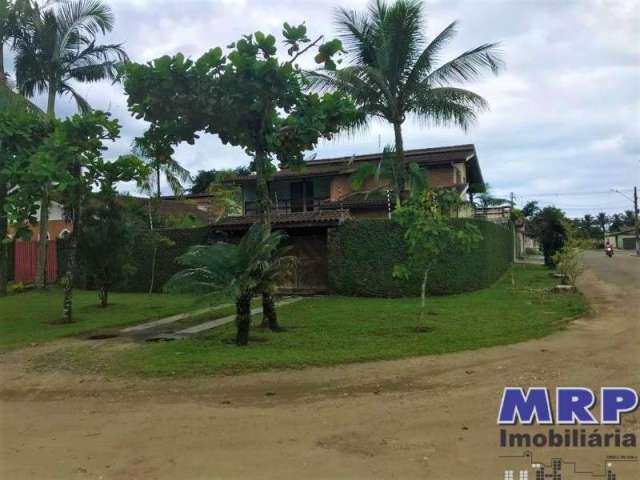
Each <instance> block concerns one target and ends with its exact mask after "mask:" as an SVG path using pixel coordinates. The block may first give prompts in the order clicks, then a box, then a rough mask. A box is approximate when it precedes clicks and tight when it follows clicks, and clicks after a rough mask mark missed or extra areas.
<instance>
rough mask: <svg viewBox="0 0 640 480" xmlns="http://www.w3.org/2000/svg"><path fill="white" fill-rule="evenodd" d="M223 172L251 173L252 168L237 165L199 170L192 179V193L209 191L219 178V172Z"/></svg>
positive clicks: (240, 174)
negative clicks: (222, 168) (234, 166)
mask: <svg viewBox="0 0 640 480" xmlns="http://www.w3.org/2000/svg"><path fill="white" fill-rule="evenodd" d="M220 172H223V174H224V175H226V174H227V173H228V172H233V174H234V175H236V176H245V175H250V174H251V170H250V169H249V168H247V167H237V168H234V169H233V170H199V171H198V173H197V174H196V176H195V177H193V179H192V185H191V188H190V189H189V193H190V194H192V195H193V194H197V193H207V192H208V190H209V186H210V185H211V184H212V183H214V182H216V181H217V180H219V174H220Z"/></svg>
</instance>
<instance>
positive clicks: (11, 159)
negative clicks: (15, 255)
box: [0, 85, 50, 296]
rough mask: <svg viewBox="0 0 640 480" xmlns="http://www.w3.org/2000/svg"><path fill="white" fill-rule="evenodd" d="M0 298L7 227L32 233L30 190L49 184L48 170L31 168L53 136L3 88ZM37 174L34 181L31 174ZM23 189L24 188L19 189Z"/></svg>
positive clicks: (4, 278)
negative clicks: (40, 148) (39, 150)
mask: <svg viewBox="0 0 640 480" xmlns="http://www.w3.org/2000/svg"><path fill="white" fill-rule="evenodd" d="M0 94H1V95H0V100H2V107H3V108H1V109H0V296H4V295H6V293H7V280H8V274H9V272H8V257H7V254H8V250H7V245H8V242H9V239H8V237H7V235H8V227H9V222H10V220H11V221H12V223H15V224H16V225H17V227H18V230H17V233H18V236H21V235H23V234H28V233H30V231H29V230H26V229H25V230H22V229H21V227H24V223H25V222H28V221H30V220H34V215H35V213H36V208H37V205H36V200H37V197H36V196H34V195H33V192H34V189H32V188H28V187H30V186H34V184H33V183H32V182H35V185H37V184H39V183H41V182H42V181H46V179H44V178H43V176H45V175H47V174H48V173H49V172H48V170H47V169H45V168H40V169H34V168H32V167H33V166H32V162H31V156H32V155H33V153H34V152H35V150H36V149H37V148H38V146H39V145H40V144H41V143H42V141H43V140H44V139H45V138H46V137H47V136H48V135H49V133H50V125H49V122H48V121H47V119H46V118H45V117H44V116H42V115H39V114H38V113H37V109H35V108H33V109H32V108H29V107H28V105H31V104H29V102H28V101H26V100H24V99H23V98H21V97H19V96H18V95H17V94H14V93H13V92H11V91H10V90H9V89H8V88H6V87H5V86H4V85H0ZM32 173H37V174H38V175H39V177H37V178H35V177H33V176H32V175H31V174H32ZM18 185H21V186H22V187H23V188H16V187H17V186H18Z"/></svg>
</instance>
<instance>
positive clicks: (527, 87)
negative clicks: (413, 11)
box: [6, 0, 640, 215]
mask: <svg viewBox="0 0 640 480" xmlns="http://www.w3.org/2000/svg"><path fill="white" fill-rule="evenodd" d="M110 3H111V5H112V6H113V8H114V12H115V15H116V29H115V31H114V32H113V33H112V34H111V35H110V37H109V41H113V42H125V47H126V49H127V51H128V52H129V54H130V56H131V57H132V59H133V60H134V61H137V62H146V61H149V60H152V59H153V58H155V57H157V56H161V55H165V54H174V53H176V52H178V51H181V52H183V53H185V54H186V55H189V56H194V57H195V56H198V55H200V54H201V53H202V52H204V51H206V50H208V49H209V48H211V47H214V46H223V47H224V46H225V45H227V44H228V43H230V42H232V41H234V40H236V39H238V38H239V37H240V36H241V35H242V34H245V33H250V32H253V31H255V30H262V31H265V32H269V33H273V34H276V35H278V34H279V30H280V25H281V24H282V22H284V21H289V22H290V23H294V22H302V21H306V23H307V26H308V28H309V33H310V35H313V36H316V35H319V34H326V35H332V34H335V31H334V29H333V25H332V20H333V13H334V8H335V6H336V5H338V3H337V2H336V3H334V4H327V3H326V2H323V1H320V0H302V1H296V0H281V1H280V0H270V1H258V0H174V1H172V0H153V1H152V0H112V1H111V2H110ZM366 4H367V2H366V0H357V1H350V2H340V3H339V5H340V6H344V7H346V8H355V9H362V8H364V7H365V6H366ZM425 12H426V13H427V36H428V37H429V38H432V37H433V36H435V35H436V34H437V33H438V32H439V31H440V30H442V29H443V28H444V27H445V26H446V25H448V24H449V23H450V22H451V21H453V20H456V19H457V20H459V21H460V27H459V35H458V36H457V37H456V39H455V40H454V41H453V42H452V43H451V45H450V48H448V49H447V50H446V52H444V54H443V59H447V58H450V57H452V56H453V55H455V54H457V53H460V52H461V51H464V50H465V49H467V48H470V47H474V46H477V45H478V44H481V43H485V42H491V41H501V44H502V47H501V48H502V50H503V54H504V59H505V61H506V66H507V68H506V71H505V72H504V74H502V75H501V76H500V77H498V78H492V77H487V78H485V79H483V80H482V81H479V82H476V83H474V84H472V85H469V86H468V87H469V88H471V89H473V90H475V91H477V92H478V93H480V94H482V95H483V96H485V97H486V98H487V99H488V100H489V102H490V104H491V110H490V111H489V112H487V113H484V114H482V115H481V116H480V118H479V122H478V124H477V125H476V126H475V127H474V128H472V129H471V130H470V131H469V132H466V133H465V132H461V131H459V130H456V129H443V128H437V129H425V128H423V127H422V126H419V125H416V124H414V123H413V122H411V121H409V122H407V123H406V126H405V143H406V147H407V148H420V147H426V146H437V145H445V144H456V143H474V144H476V147H477V149H478V153H479V158H480V162H481V165H482V168H483V172H484V176H485V178H486V179H487V181H488V182H489V183H491V184H492V185H493V186H494V188H495V192H496V193H497V194H499V195H500V196H504V195H508V193H509V192H511V191H513V192H515V194H516V195H517V196H518V198H519V199H522V200H526V199H529V197H531V195H535V194H536V193H546V194H548V193H569V192H585V191H587V192H588V191H594V192H601V191H608V190H610V189H611V188H629V187H631V186H632V185H633V184H634V183H638V181H639V180H640V178H639V173H640V163H639V155H640V141H639V140H638V139H639V138H640V130H639V129H640V127H639V125H640V47H639V45H640V29H638V28H637V25H638V24H640V3H638V2H637V1H635V0H563V1H557V0H432V1H427V2H425ZM6 62H7V64H10V62H11V56H10V55H9V57H8V58H7V60H6ZM8 66H9V67H10V65H8ZM80 91H81V92H82V93H83V94H84V95H86V97H87V98H88V99H89V101H90V103H91V104H92V105H94V106H95V107H96V108H101V109H109V110H110V111H111V112H112V113H113V115H114V116H115V117H117V118H119V119H120V121H121V123H122V125H123V132H122V133H123V137H122V139H120V140H119V141H118V143H117V144H116V145H114V146H113V147H111V148H110V150H109V155H114V156H115V155H118V154H121V153H124V152H126V151H127V149H128V148H129V145H130V144H131V141H132V140H133V138H134V137H135V136H137V135H140V134H141V133H142V132H143V131H144V122H141V121H138V120H135V119H133V118H132V117H131V116H130V115H129V113H128V112H127V107H126V97H125V96H124V94H123V91H122V88H121V87H120V86H118V85H115V86H112V85H110V84H108V83H100V84H94V85H87V86H85V85H83V86H80ZM43 100H44V99H42V98H38V99H37V101H38V102H39V103H40V104H44V101H43ZM74 110H75V107H74V105H73V104H72V103H71V102H69V101H68V100H60V101H59V103H58V114H59V115H68V114H71V113H73V112H74ZM392 142H393V132H392V130H391V128H389V126H388V125H385V124H381V123H374V124H372V126H371V127H370V128H369V129H368V130H367V131H366V132H362V133H360V134H358V135H356V136H355V137H348V136H341V137H339V138H338V139H337V140H334V141H331V142H326V141H323V142H321V143H320V146H319V148H318V150H317V152H316V153H317V154H318V155H319V156H329V155H349V154H352V153H366V152H372V151H375V150H377V149H378V145H379V144H380V145H385V144H387V143H392ZM176 156H177V158H178V159H179V160H180V161H181V162H182V163H183V164H184V165H185V166H186V167H187V168H189V169H190V170H191V171H193V172H195V171H196V170H198V169H209V168H226V167H234V166H238V165H243V164H244V165H246V164H247V163H248V161H249V159H248V157H247V156H246V155H245V154H244V152H243V151H242V149H240V148H237V147H230V146H224V145H222V144H221V143H220V142H219V140H218V139H217V138H215V137H213V136H203V137H202V138H201V139H200V140H198V141H197V142H196V144H195V145H194V146H189V145H184V146H180V147H179V148H178V149H177V153H176ZM540 199H541V200H543V203H545V202H547V203H550V202H553V203H555V204H556V205H558V206H560V207H563V208H566V209H567V212H568V213H570V214H572V215H582V214H583V213H586V212H587V211H591V212H593V211H596V210H607V209H610V210H620V209H622V208H621V207H622V206H623V205H624V204H625V200H624V198H623V197H620V196H619V195H615V194H613V195H604V194H597V195H595V196H591V197H589V196H580V195H578V196H556V197H554V196H541V197H540Z"/></svg>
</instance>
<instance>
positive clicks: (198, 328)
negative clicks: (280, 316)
mask: <svg viewBox="0 0 640 480" xmlns="http://www.w3.org/2000/svg"><path fill="white" fill-rule="evenodd" d="M300 300H302V298H301V297H293V298H289V299H287V300H283V301H281V302H276V306H277V307H281V306H283V305H289V304H291V303H295V302H299V301H300ZM258 313H262V307H256V308H253V309H251V315H256V314H258ZM235 318H236V316H235V314H234V315H229V316H227V317H222V318H216V319H215V320H211V321H208V322H204V323H201V324H199V325H194V326H193V327H189V328H185V329H184V330H180V331H177V332H176V333H175V334H176V335H194V334H196V333H200V332H204V331H206V330H211V329H212V328H216V327H221V326H222V325H226V324H227V323H231V322H233V321H234V320H235Z"/></svg>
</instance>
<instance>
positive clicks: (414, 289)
mask: <svg viewBox="0 0 640 480" xmlns="http://www.w3.org/2000/svg"><path fill="white" fill-rule="evenodd" d="M452 221H453V222H473V223H474V224H475V225H476V226H477V227H478V228H479V230H480V233H481V234H482V237H483V238H482V241H480V243H479V244H478V245H477V246H476V247H475V248H474V249H473V250H472V251H471V252H468V253H465V254H462V255H461V254H455V253H451V254H446V255H444V256H443V257H442V258H440V259H438V261H437V262H436V265H435V266H434V268H433V269H432V270H431V272H430V274H429V281H428V287H427V288H428V292H429V293H430V294H433V295H444V294H449V293H459V292H465V291H470V290H477V289H479V288H483V287H487V286H489V285H491V284H492V283H493V282H494V281H496V280H497V279H498V278H499V277H500V276H501V275H502V274H503V273H504V272H505V271H506V270H507V268H508V267H509V265H510V264H511V262H512V260H513V233H512V231H511V230H510V229H509V228H508V227H505V226H502V225H497V224H494V223H490V222H486V221H482V220H471V219H468V220H467V219H465V220H452ZM328 242H329V282H330V286H331V289H332V290H333V291H334V292H335V293H338V294H341V295H354V296H373V297H401V296H413V295H419V294H420V283H421V278H422V269H421V268H420V265H415V268H414V269H413V274H412V275H411V278H410V279H409V280H399V279H396V278H394V277H393V276H392V271H393V267H394V265H397V264H399V263H402V262H404V261H405V259H406V255H407V252H406V246H405V243H404V238H403V232H402V229H401V227H400V226H399V225H398V224H396V223H393V222H391V221H389V220H355V221H349V222H345V223H344V224H343V225H341V226H339V227H338V228H336V229H335V230H333V231H330V233H329V237H328Z"/></svg>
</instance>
